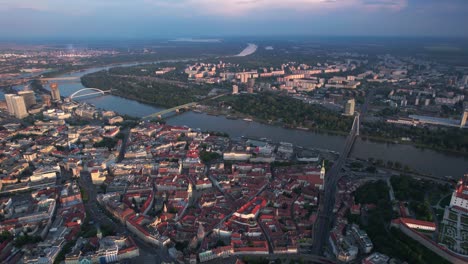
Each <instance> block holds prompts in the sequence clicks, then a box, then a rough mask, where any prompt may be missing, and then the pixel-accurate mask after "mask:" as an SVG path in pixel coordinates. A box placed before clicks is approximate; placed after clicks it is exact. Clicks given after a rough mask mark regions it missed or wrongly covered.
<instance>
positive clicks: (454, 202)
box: [450, 174, 468, 212]
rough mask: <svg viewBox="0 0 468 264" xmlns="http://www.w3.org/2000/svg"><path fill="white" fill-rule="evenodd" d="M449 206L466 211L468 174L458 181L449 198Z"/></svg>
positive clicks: (467, 206)
mask: <svg viewBox="0 0 468 264" xmlns="http://www.w3.org/2000/svg"><path fill="white" fill-rule="evenodd" d="M450 207H451V208H454V209H457V210H461V211H463V212H468V174H465V177H464V178H463V179H461V180H460V181H459V182H458V185H457V188H456V189H455V191H454V192H453V194H452V199H451V200H450Z"/></svg>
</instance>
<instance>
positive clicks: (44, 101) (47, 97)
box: [41, 94, 52, 107]
mask: <svg viewBox="0 0 468 264" xmlns="http://www.w3.org/2000/svg"><path fill="white" fill-rule="evenodd" d="M41 98H42V104H44V105H46V106H47V107H50V106H51V105H52V98H51V97H50V95H48V94H43V95H41Z"/></svg>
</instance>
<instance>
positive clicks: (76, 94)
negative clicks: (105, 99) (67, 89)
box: [68, 88, 112, 99]
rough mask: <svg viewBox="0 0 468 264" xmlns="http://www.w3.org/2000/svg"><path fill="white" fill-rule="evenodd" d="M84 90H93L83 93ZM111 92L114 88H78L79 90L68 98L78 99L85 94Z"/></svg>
mask: <svg viewBox="0 0 468 264" xmlns="http://www.w3.org/2000/svg"><path fill="white" fill-rule="evenodd" d="M84 91H92V92H91V93H85V94H81V93H82V92H84ZM110 92H112V89H111V90H106V91H103V90H101V89H98V88H84V89H81V90H78V91H76V92H74V93H73V94H71V95H70V96H69V97H68V98H70V99H76V98H80V97H85V96H90V95H97V94H99V95H105V94H106V93H110Z"/></svg>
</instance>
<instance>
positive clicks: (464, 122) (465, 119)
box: [460, 108, 468, 128]
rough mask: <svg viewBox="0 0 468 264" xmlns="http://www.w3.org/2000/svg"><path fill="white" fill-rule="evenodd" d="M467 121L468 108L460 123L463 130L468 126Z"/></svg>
mask: <svg viewBox="0 0 468 264" xmlns="http://www.w3.org/2000/svg"><path fill="white" fill-rule="evenodd" d="M466 121H468V108H466V109H465V111H463V114H462V118H461V121H460V128H463V127H465V126H466Z"/></svg>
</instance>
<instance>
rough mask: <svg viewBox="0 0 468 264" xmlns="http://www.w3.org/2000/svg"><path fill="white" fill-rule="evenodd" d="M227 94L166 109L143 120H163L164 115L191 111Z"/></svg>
mask: <svg viewBox="0 0 468 264" xmlns="http://www.w3.org/2000/svg"><path fill="white" fill-rule="evenodd" d="M226 94H227V93H223V94H219V95H216V96H213V97H209V98H206V99H203V100H202V101H200V102H192V103H188V104H183V105H179V106H175V107H172V108H169V109H165V110H162V111H159V112H157V113H154V114H151V115H148V116H145V117H143V118H142V119H143V120H150V119H154V118H159V119H162V118H163V116H164V115H167V114H169V113H172V112H179V111H180V110H182V109H189V108H192V107H194V106H196V105H198V104H199V103H201V102H206V101H209V100H214V99H216V98H219V97H223V96H225V95H226Z"/></svg>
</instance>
